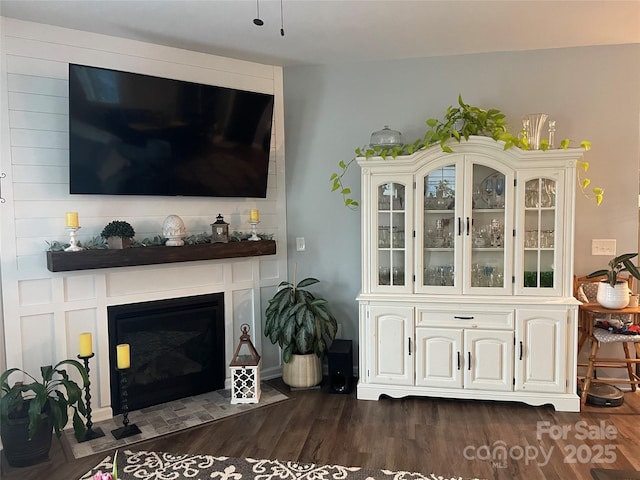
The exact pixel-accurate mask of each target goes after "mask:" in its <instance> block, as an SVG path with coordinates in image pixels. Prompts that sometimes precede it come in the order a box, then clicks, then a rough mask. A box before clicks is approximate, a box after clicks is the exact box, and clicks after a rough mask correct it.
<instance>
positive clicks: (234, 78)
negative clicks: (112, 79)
mask: <svg viewBox="0 0 640 480" xmlns="http://www.w3.org/2000/svg"><path fill="white" fill-rule="evenodd" d="M7 45H8V48H9V50H10V51H11V53H12V55H11V56H10V57H9V58H10V61H11V62H12V63H13V65H15V69H16V70H18V71H22V72H24V73H26V74H29V75H36V76H46V77H51V76H54V77H56V78H60V79H68V67H67V63H69V60H68V57H69V56H71V57H72V58H73V60H71V62H70V63H77V64H81V65H89V66H98V67H101V68H111V69H113V70H123V71H127V72H133V73H142V74H145V75H154V76H161V77H167V78H174V79H176V80H189V81H195V82H201V83H208V84H212V85H219V86H222V87H231V88H239V89H244V90H252V91H257V92H264V93H272V92H273V71H272V72H271V76H266V77H263V76H262V74H259V75H247V74H246V73H239V72H236V71H233V70H221V69H218V68H203V67H202V66H193V65H189V64H185V63H182V62H175V63H174V65H175V66H176V67H179V68H176V69H175V70H174V71H173V72H172V73H171V74H169V75H167V73H166V72H167V63H168V61H167V59H166V58H163V59H156V58H153V57H151V56H150V57H146V58H144V60H145V61H144V62H141V61H140V60H141V58H140V56H138V55H134V54H130V53H129V52H126V51H125V52H105V51H103V50H101V49H96V48H91V47H90V46H77V47H69V46H61V47H60V48H55V47H54V48H51V46H50V45H48V44H47V43H46V42H41V41H31V40H24V39H15V38H9V39H8V42H7ZM43 48H46V49H47V51H46V58H48V60H44V58H43V56H42V55H43V51H42V49H43ZM52 60H53V61H52ZM61 67H62V68H61ZM49 72H52V73H49ZM53 72H55V73H53Z"/></svg>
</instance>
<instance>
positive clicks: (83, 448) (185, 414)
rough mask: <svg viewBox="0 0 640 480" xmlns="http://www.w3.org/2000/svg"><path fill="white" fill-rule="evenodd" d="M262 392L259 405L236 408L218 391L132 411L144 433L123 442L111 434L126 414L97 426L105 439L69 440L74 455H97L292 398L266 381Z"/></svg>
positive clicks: (131, 419) (131, 416) (69, 436)
mask: <svg viewBox="0 0 640 480" xmlns="http://www.w3.org/2000/svg"><path fill="white" fill-rule="evenodd" d="M260 391H261V395H260V402H259V403H245V404H233V405H232V404H231V403H230V402H231V391H230V390H216V391H214V392H208V393H203V394H201V395H196V396H193V397H188V398H183V399H180V400H175V401H173V402H168V403H163V404H161V405H154V406H153V407H148V408H143V409H141V410H135V411H133V412H129V423H130V424H135V425H137V426H138V428H140V431H141V432H142V433H140V434H138V435H132V436H131V437H126V438H123V439H120V440H116V439H115V438H114V436H113V435H112V434H111V431H112V430H115V429H117V428H119V427H122V415H118V416H117V417H114V418H111V419H109V420H105V421H103V422H98V423H95V424H94V425H93V429H94V430H96V429H98V428H99V429H101V430H102V432H104V437H99V438H96V439H93V440H89V441H87V442H83V443H78V442H77V441H76V439H75V437H74V436H73V430H72V429H67V430H65V438H66V440H67V442H68V443H69V446H70V447H71V451H72V452H73V456H74V457H75V458H81V457H86V456H87V455H93V454H94V453H100V452H108V451H115V450H116V449H118V448H122V447H126V446H128V445H131V444H132V443H137V442H141V441H143V440H148V439H150V438H154V437H159V436H160V435H167V434H169V433H173V432H177V431H179V430H184V429H186V428H191V427H195V426H197V425H202V424H203V423H208V422H212V421H214V420H220V419H222V418H225V417H229V416H231V415H237V414H239V413H244V412H248V411H252V410H255V409H257V408H260V407H264V406H266V405H273V404H274V403H278V402H282V401H284V400H287V399H288V398H289V397H287V396H286V395H285V394H284V393H282V392H280V391H278V390H277V389H275V388H273V387H272V386H270V385H269V384H267V383H264V382H263V383H261V384H260Z"/></svg>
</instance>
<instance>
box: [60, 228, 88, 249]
mask: <svg viewBox="0 0 640 480" xmlns="http://www.w3.org/2000/svg"><path fill="white" fill-rule="evenodd" d="M67 230H69V243H71V245H69V246H68V247H67V248H65V249H64V251H65V252H79V251H80V250H84V248H82V247H79V246H78V237H76V232H77V231H78V230H80V227H67Z"/></svg>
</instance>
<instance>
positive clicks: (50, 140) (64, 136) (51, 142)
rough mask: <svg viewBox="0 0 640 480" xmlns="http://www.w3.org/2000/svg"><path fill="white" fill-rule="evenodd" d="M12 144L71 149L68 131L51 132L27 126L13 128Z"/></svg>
mask: <svg viewBox="0 0 640 480" xmlns="http://www.w3.org/2000/svg"><path fill="white" fill-rule="evenodd" d="M11 145H14V146H16V147H36V148H63V149H67V150H68V149H69V134H68V133H67V132H51V131H48V130H34V129H27V128H13V127H12V128H11Z"/></svg>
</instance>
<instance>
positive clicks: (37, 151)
mask: <svg viewBox="0 0 640 480" xmlns="http://www.w3.org/2000/svg"><path fill="white" fill-rule="evenodd" d="M66 118H67V117H66V116H65V119H66ZM11 160H12V163H13V165H62V166H65V167H66V166H67V165H69V151H68V150H65V149H51V148H49V149H43V148H34V147H12V148H11Z"/></svg>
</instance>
